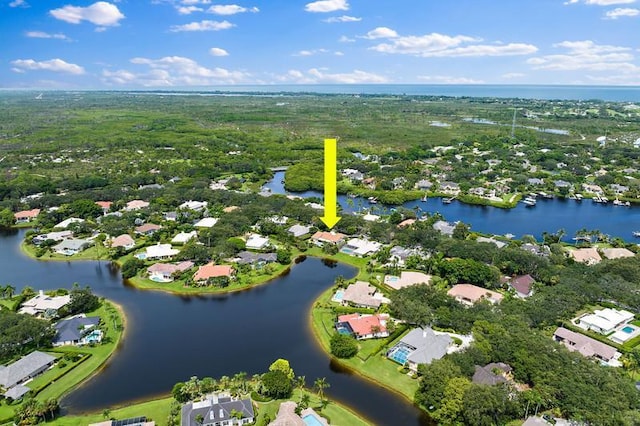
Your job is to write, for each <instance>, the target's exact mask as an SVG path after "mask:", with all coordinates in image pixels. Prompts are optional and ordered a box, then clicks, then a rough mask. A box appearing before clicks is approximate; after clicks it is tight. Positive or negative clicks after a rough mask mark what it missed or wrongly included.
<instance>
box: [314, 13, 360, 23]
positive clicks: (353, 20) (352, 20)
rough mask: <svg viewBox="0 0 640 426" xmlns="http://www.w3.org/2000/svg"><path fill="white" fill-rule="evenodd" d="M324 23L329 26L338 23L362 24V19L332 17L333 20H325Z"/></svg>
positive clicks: (346, 16) (345, 16) (344, 16)
mask: <svg viewBox="0 0 640 426" xmlns="http://www.w3.org/2000/svg"><path fill="white" fill-rule="evenodd" d="M323 21H324V22H326V23H328V24H334V23H336V22H360V21H362V18H357V17H355V16H349V15H342V16H332V17H331V18H327V19H323Z"/></svg>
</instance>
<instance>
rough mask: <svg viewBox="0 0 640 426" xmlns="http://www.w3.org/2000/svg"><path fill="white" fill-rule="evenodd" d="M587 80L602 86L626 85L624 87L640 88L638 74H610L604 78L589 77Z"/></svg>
mask: <svg viewBox="0 0 640 426" xmlns="http://www.w3.org/2000/svg"><path fill="white" fill-rule="evenodd" d="M586 77H587V79H589V81H590V82H591V83H592V84H601V85H604V86H609V85H624V86H640V77H638V75H636V74H626V75H615V74H614V75H611V74H608V73H607V75H604V76H594V75H588V74H587V76H586Z"/></svg>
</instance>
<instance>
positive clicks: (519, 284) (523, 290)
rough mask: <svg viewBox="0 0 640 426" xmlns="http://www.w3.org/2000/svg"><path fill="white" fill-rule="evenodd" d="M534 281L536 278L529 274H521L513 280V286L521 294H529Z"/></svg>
mask: <svg viewBox="0 0 640 426" xmlns="http://www.w3.org/2000/svg"><path fill="white" fill-rule="evenodd" d="M534 282H535V280H534V279H533V277H532V276H531V275H529V274H527V275H519V276H517V277H515V278H514V279H512V280H511V287H513V288H514V289H515V290H516V291H517V292H518V293H520V294H529V293H530V292H531V287H533V283H534Z"/></svg>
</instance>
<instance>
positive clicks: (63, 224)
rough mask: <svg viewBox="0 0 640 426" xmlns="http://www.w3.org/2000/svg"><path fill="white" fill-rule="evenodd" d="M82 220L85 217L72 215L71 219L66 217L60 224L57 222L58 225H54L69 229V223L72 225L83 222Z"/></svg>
mask: <svg viewBox="0 0 640 426" xmlns="http://www.w3.org/2000/svg"><path fill="white" fill-rule="evenodd" d="M82 222H84V219H80V218H77V217H70V218H69V219H65V220H63V221H62V222H60V223H59V224H57V225H56V226H54V228H60V229H67V228H68V227H69V225H71V224H72V223H82Z"/></svg>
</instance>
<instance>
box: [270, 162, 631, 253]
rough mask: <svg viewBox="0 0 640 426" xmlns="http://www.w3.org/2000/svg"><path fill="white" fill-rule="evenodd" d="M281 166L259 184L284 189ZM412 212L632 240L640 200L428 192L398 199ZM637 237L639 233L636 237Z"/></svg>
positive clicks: (360, 205) (498, 228) (347, 206)
mask: <svg viewBox="0 0 640 426" xmlns="http://www.w3.org/2000/svg"><path fill="white" fill-rule="evenodd" d="M283 180H284V172H276V173H274V178H273V179H272V180H270V181H269V182H267V183H266V184H265V185H264V188H268V189H269V190H270V191H271V192H272V193H274V194H285V193H287V192H286V191H285V189H284V184H283V183H282V182H283ZM293 195H298V196H301V197H304V198H308V197H318V198H322V194H321V193H320V192H316V191H307V192H303V193H295V194H293ZM338 202H339V203H340V205H341V206H342V208H343V209H344V210H345V211H347V212H354V211H363V210H371V211H372V212H373V213H378V214H380V213H385V212H388V211H389V208H391V207H393V206H383V205H380V204H371V203H370V202H369V201H368V200H366V199H362V198H360V197H356V198H352V199H349V198H348V197H347V196H345V195H339V196H338ZM402 206H403V207H406V208H408V209H411V210H416V211H417V212H418V214H422V213H435V212H438V213H440V214H442V215H443V216H444V217H445V219H446V220H448V221H452V222H454V221H458V220H459V221H462V222H464V223H467V224H470V225H471V229H472V230H474V231H478V232H484V233H493V234H498V235H504V234H513V235H515V236H516V238H521V237H522V236H523V235H526V234H529V235H533V236H535V237H536V238H538V239H541V236H542V233H543V232H545V231H546V232H556V231H557V230H559V229H564V230H565V231H566V236H565V238H564V239H565V240H566V241H571V238H572V237H573V236H574V235H575V233H576V231H578V230H579V229H581V228H586V229H589V230H594V229H598V230H600V231H601V232H603V233H605V234H608V235H610V236H611V237H620V238H622V239H624V240H626V241H633V240H634V237H633V235H632V232H633V231H640V206H638V205H633V206H631V207H622V206H614V205H613V204H612V203H609V204H607V205H603V204H598V203H593V202H592V201H591V200H584V201H582V202H577V201H574V200H568V199H544V198H541V197H538V203H537V205H536V206H535V207H526V206H525V205H524V204H522V203H519V204H518V205H517V206H516V207H515V208H513V209H500V208H496V207H489V206H478V205H471V204H464V203H461V202H459V201H457V200H456V201H453V202H452V203H451V204H443V203H442V199H441V198H439V197H436V198H429V199H428V200H427V201H426V202H422V201H420V200H414V201H409V202H407V203H404V204H403V205H402ZM637 240H638V242H640V239H637Z"/></svg>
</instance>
